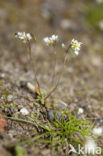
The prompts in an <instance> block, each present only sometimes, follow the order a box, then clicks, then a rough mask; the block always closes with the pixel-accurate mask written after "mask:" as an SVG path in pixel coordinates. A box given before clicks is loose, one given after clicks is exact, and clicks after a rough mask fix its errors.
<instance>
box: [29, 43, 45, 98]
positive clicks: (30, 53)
mask: <svg viewBox="0 0 103 156" xmlns="http://www.w3.org/2000/svg"><path fill="white" fill-rule="evenodd" d="M27 43H28V44H27V48H28V51H29V57H30V60H31V66H32V70H33V72H34V76H35V80H36V83H37V85H38V89H39V93H40V96H41V97H42V93H41V90H40V84H39V81H38V78H37V75H36V72H35V68H34V67H35V64H34V61H33V58H32V52H31V43H30V41H28V42H27Z"/></svg>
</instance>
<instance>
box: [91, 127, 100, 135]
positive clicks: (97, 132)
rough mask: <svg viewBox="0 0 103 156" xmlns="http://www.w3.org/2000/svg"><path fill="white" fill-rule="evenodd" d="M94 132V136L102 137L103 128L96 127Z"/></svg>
mask: <svg viewBox="0 0 103 156" xmlns="http://www.w3.org/2000/svg"><path fill="white" fill-rule="evenodd" d="M92 132H93V134H94V135H98V136H101V135H102V133H103V129H102V128H101V127H98V128H96V127H95V128H93V130H92Z"/></svg>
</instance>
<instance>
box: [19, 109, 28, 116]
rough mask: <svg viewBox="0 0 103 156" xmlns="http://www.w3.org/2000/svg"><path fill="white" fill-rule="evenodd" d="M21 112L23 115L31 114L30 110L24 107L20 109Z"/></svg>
mask: <svg viewBox="0 0 103 156" xmlns="http://www.w3.org/2000/svg"><path fill="white" fill-rule="evenodd" d="M20 113H21V114H22V115H28V114H29V111H28V110H27V109H26V108H22V109H21V110H20Z"/></svg>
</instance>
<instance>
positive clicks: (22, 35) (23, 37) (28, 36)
mask: <svg viewBox="0 0 103 156" xmlns="http://www.w3.org/2000/svg"><path fill="white" fill-rule="evenodd" d="M15 37H16V38H18V39H20V40H22V41H23V43H26V42H27V41H30V40H31V39H32V36H31V34H30V33H25V32H18V33H16V34H15Z"/></svg>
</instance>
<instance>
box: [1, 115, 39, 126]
mask: <svg viewBox="0 0 103 156" xmlns="http://www.w3.org/2000/svg"><path fill="white" fill-rule="evenodd" d="M4 118H6V119H10V120H13V121H17V122H22V123H25V124H30V125H33V126H35V127H37V125H36V124H35V123H34V122H31V121H27V120H23V119H21V118H15V117H8V116H4Z"/></svg>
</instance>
